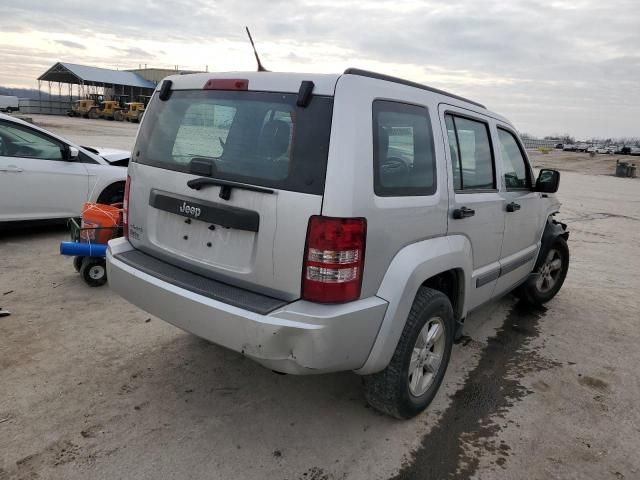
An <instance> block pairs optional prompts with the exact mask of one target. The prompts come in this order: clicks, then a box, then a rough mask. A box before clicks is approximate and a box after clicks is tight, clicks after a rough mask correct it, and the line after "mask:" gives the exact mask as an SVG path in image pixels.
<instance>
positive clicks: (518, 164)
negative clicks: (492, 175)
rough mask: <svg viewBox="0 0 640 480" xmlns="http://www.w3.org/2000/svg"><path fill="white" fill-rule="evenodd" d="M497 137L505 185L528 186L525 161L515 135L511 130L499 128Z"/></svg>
mask: <svg viewBox="0 0 640 480" xmlns="http://www.w3.org/2000/svg"><path fill="white" fill-rule="evenodd" d="M498 139H499V140H500V153H501V157H502V171H503V172H504V183H505V186H506V187H507V189H518V188H527V189H528V188H530V181H529V178H528V175H527V171H528V168H527V163H526V162H525V159H524V156H523V155H522V151H521V150H520V147H519V145H518V142H517V141H516V139H515V137H514V136H513V135H512V134H511V132H507V131H506V130H502V129H501V128H499V129H498Z"/></svg>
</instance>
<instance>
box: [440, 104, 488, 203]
mask: <svg viewBox="0 0 640 480" xmlns="http://www.w3.org/2000/svg"><path fill="white" fill-rule="evenodd" d="M445 122H446V126H447V134H448V137H449V150H450V153H451V167H452V172H453V183H454V188H455V189H456V190H459V191H464V190H493V189H495V188H496V179H495V168H494V164H493V150H492V148H491V140H490V139H489V126H488V125H487V124H486V123H484V122H481V121H479V120H472V119H470V118H466V117H460V116H456V115H451V114H447V115H446V116H445Z"/></svg>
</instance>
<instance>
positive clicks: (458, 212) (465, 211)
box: [453, 207, 476, 220]
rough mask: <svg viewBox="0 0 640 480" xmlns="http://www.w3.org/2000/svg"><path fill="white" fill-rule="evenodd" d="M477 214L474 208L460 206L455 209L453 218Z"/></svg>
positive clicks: (458, 218)
mask: <svg viewBox="0 0 640 480" xmlns="http://www.w3.org/2000/svg"><path fill="white" fill-rule="evenodd" d="M475 214H476V211H475V210H474V209H472V208H467V207H460V208H456V209H455V210H454V211H453V218H455V219H456V220H460V219H462V218H468V217H473V216H474V215H475Z"/></svg>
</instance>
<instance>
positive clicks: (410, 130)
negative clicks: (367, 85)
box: [373, 100, 436, 196]
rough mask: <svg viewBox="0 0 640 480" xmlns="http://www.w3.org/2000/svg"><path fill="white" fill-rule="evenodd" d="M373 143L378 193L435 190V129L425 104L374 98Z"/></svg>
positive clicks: (376, 190) (425, 193)
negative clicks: (418, 104)
mask: <svg viewBox="0 0 640 480" xmlns="http://www.w3.org/2000/svg"><path fill="white" fill-rule="evenodd" d="M373 143H374V148H373V161H374V191H375V193H376V195H379V196H408V195H431V194H433V193H434V192H435V190H436V163H435V152H434V146H433V132H432V130H431V120H430V119H429V112H428V111H427V109H426V108H425V107H421V106H417V105H407V104H404V103H398V102H390V101H387V100H376V101H374V102H373Z"/></svg>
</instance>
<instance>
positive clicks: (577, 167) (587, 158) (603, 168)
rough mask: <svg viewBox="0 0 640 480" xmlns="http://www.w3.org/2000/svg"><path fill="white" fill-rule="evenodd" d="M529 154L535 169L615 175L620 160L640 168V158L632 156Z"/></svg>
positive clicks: (554, 152) (561, 153)
mask: <svg viewBox="0 0 640 480" xmlns="http://www.w3.org/2000/svg"><path fill="white" fill-rule="evenodd" d="M528 154H529V159H530V160H531V162H532V164H533V166H534V167H535V168H555V169H558V170H563V171H566V172H578V173H582V174H586V175H613V174H614V173H615V171H616V161H618V160H620V161H621V162H631V163H633V164H636V165H638V166H640V157H639V156H630V155H606V154H597V155H593V156H592V155H590V154H588V153H581V152H563V151H562V150H552V151H551V152H549V153H546V154H543V153H541V152H539V151H537V150H533V151H529V152H528Z"/></svg>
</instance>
